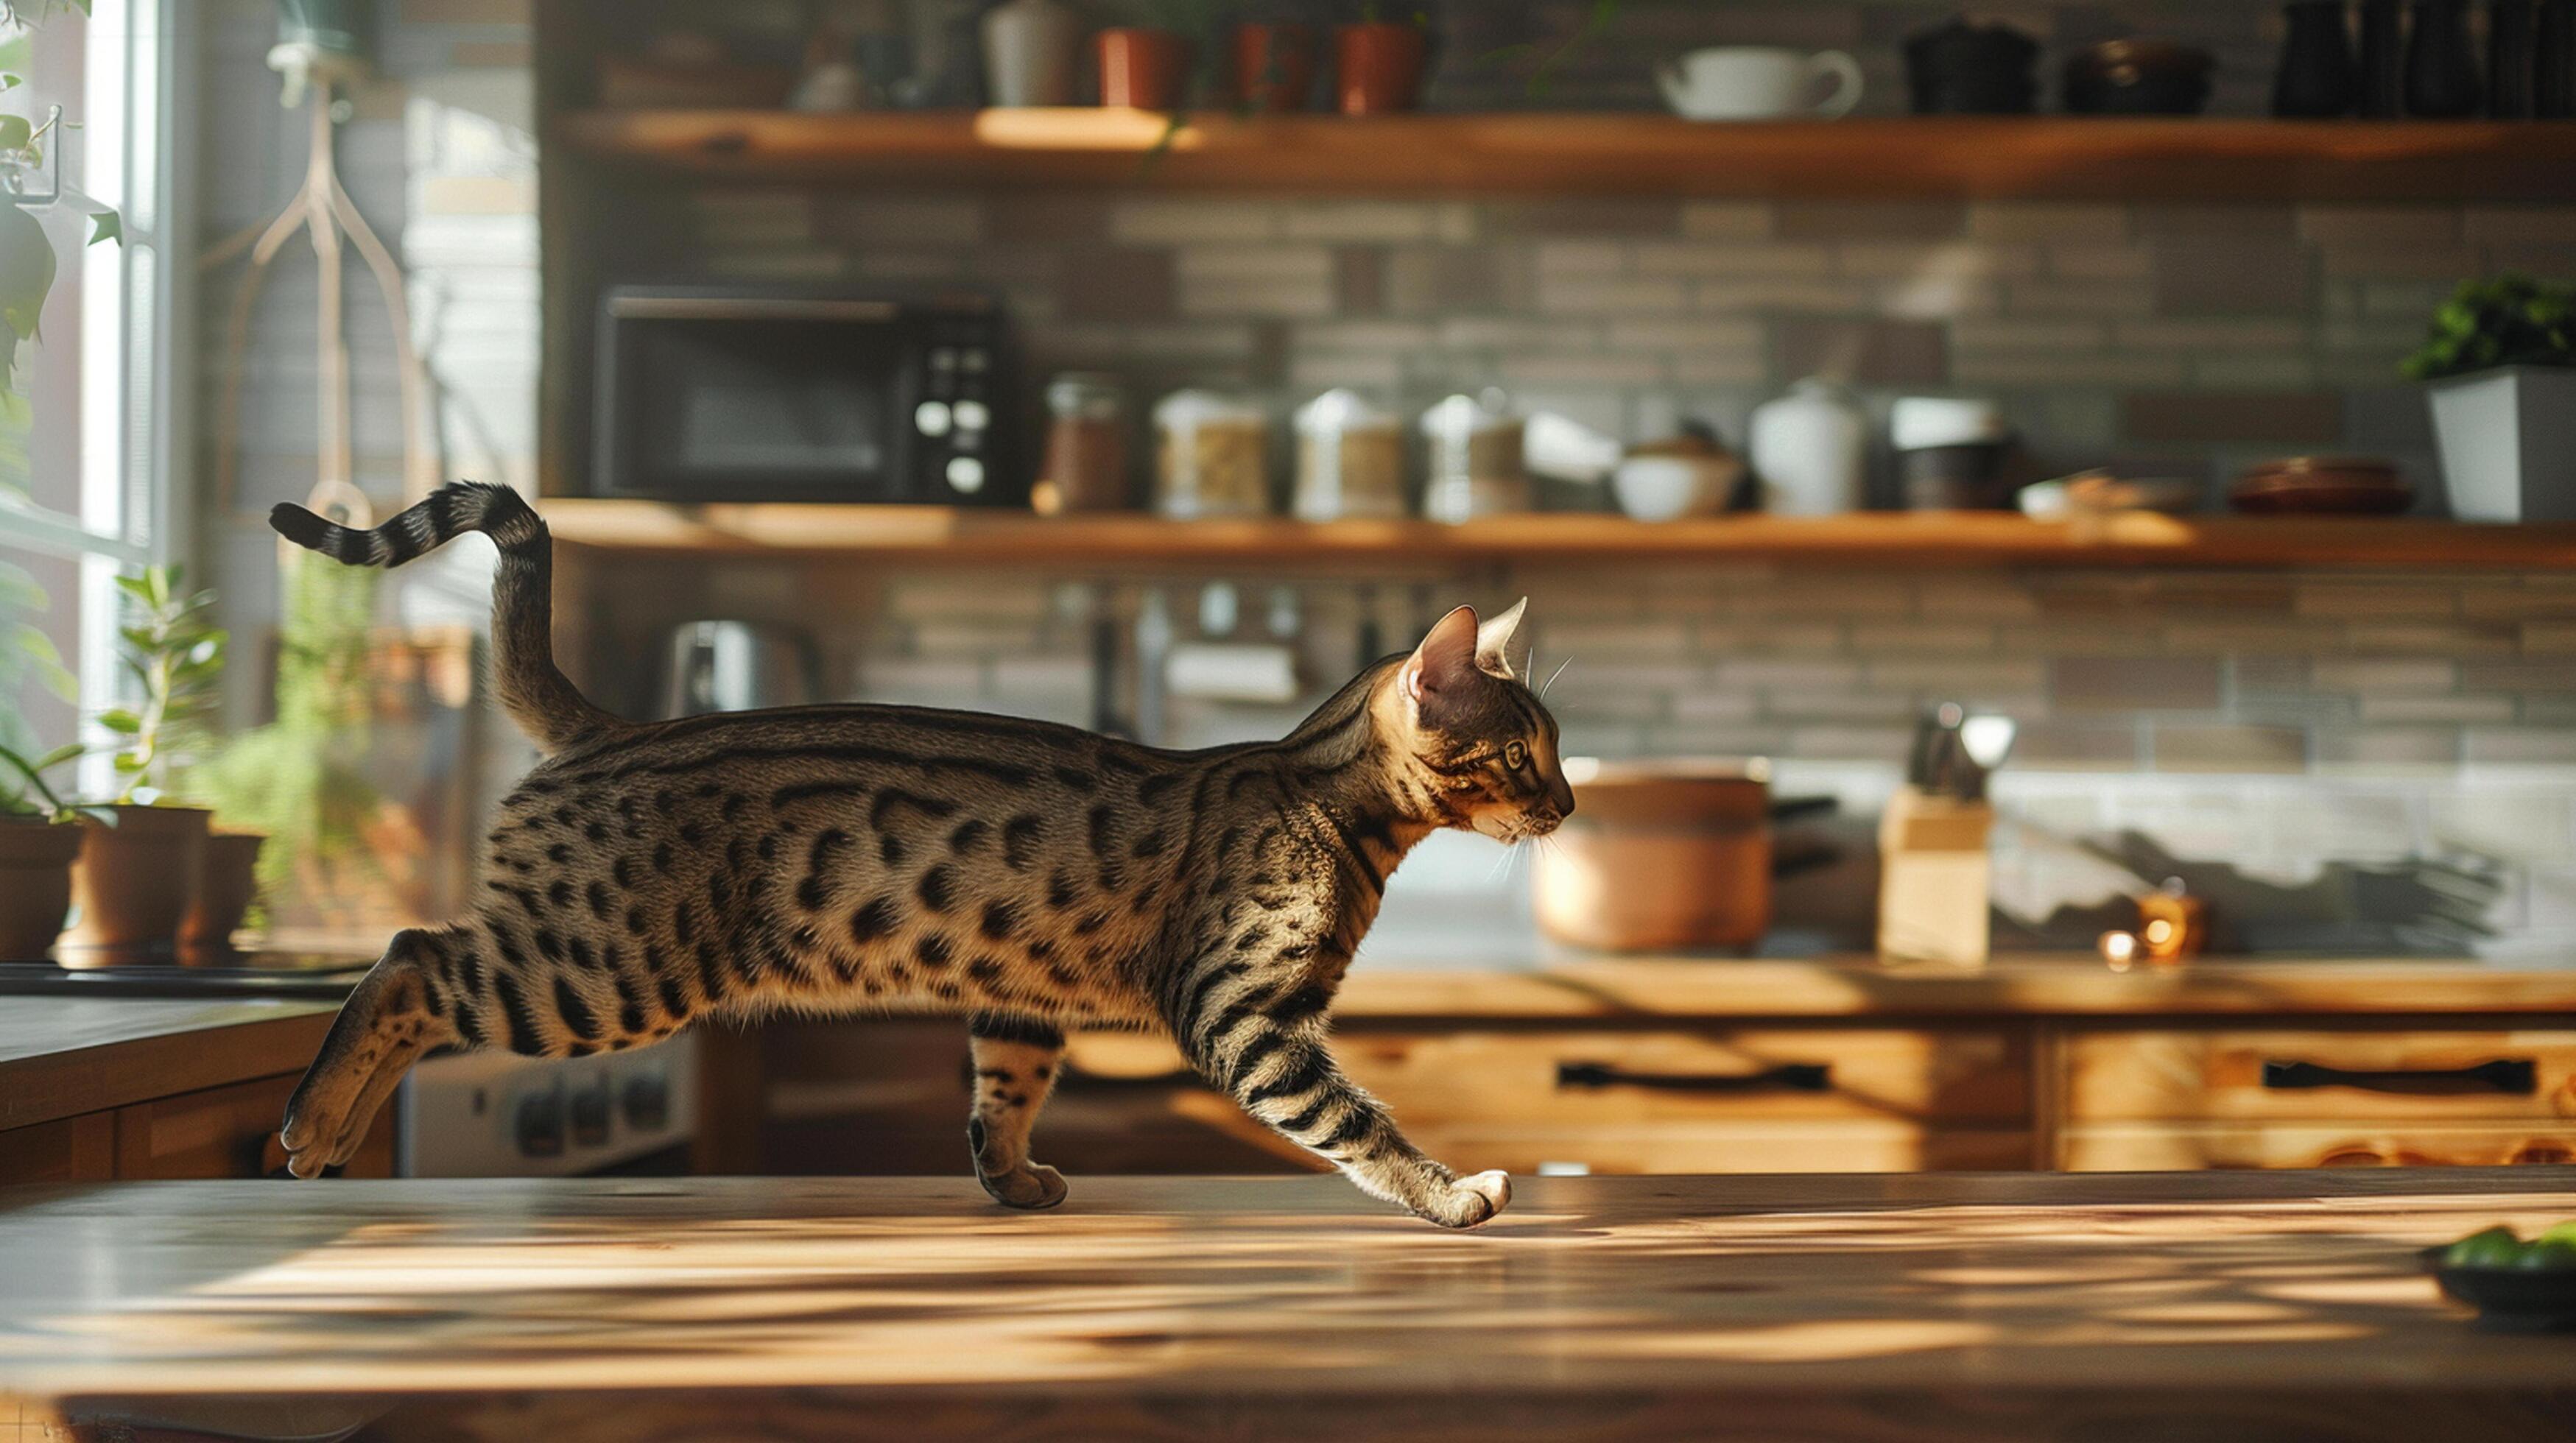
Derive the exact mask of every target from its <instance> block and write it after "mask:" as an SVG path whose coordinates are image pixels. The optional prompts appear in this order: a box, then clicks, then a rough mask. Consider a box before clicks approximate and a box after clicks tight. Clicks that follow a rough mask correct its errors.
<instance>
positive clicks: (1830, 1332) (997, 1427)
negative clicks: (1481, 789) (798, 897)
mask: <svg viewBox="0 0 2576 1443" xmlns="http://www.w3.org/2000/svg"><path fill="white" fill-rule="evenodd" d="M1519 1186H1520V1195H1519V1197H1518V1198H1517V1200H1516V1201H1515V1202H1514V1204H1513V1206H1512V1208H1511V1209H1510V1211H1508V1212H1506V1213H1505V1214H1504V1215H1503V1216H1502V1217H1501V1218H1499V1219H1497V1220H1496V1221H1495V1222H1494V1223H1493V1224H1491V1225H1489V1226H1488V1227H1486V1228H1484V1229H1482V1230H1479V1231H1477V1232H1473V1233H1466V1234H1455V1233H1444V1232H1440V1231H1438V1230H1436V1229H1433V1228H1430V1227H1428V1226H1425V1225H1423V1224H1421V1223H1418V1222H1414V1221H1412V1220H1410V1219H1408V1218H1405V1217H1402V1216H1399V1215H1397V1214H1396V1213H1395V1212H1393V1211H1392V1210H1391V1209H1389V1208H1387V1207H1386V1206H1384V1205H1382V1204H1380V1203H1377V1202H1374V1201H1371V1200H1369V1199H1367V1198H1365V1197H1362V1196H1361V1195H1360V1194H1358V1193H1357V1192H1355V1191H1354V1190H1352V1189H1351V1188H1350V1187H1349V1186H1348V1185H1347V1184H1345V1183H1343V1182H1341V1181H1340V1180H1338V1179H1335V1178H1296V1179H1260V1180H1254V1179H1187V1178H1151V1179H1147V1178H1076V1179H1074V1180H1073V1193H1072V1197H1071V1200H1070V1201H1069V1202H1068V1204H1067V1205H1066V1206H1065V1207H1064V1208H1063V1209H1062V1210H1061V1211H1059V1212H1055V1213H1047V1214H1020V1213H1010V1212H1005V1211H1002V1210H999V1209H997V1208H995V1207H993V1206H991V1205H990V1204H988V1203H987V1202H986V1201H985V1200H984V1199H983V1197H982V1196H981V1195H980V1194H978V1193H977V1192H976V1191H975V1189H974V1186H973V1184H972V1183H970V1182H967V1181H964V1180H962V1179H960V1180H951V1179H936V1180H926V1179H904V1178H897V1179H831V1180H821V1179H792V1180H791V1179H758V1178H741V1179H679V1180H650V1181H647V1180H604V1179H603V1180H547V1181H484V1182H435V1183H421V1182H376V1183H350V1182H323V1183H305V1184H289V1183H159V1184H128V1185H123V1186H108V1187H59V1188H33V1189H19V1190H16V1191H14V1192H0V1277H6V1278H8V1279H9V1288H8V1290H9V1296H10V1305H9V1307H8V1308H7V1309H6V1312H5V1317H0V1400H6V1399H9V1398H12V1397H14V1398H15V1399H16V1401H17V1404H18V1405H19V1406H20V1407H21V1408H22V1409H23V1410H25V1411H23V1412H22V1413H19V1414H16V1415H10V1416H14V1417H23V1418H28V1419H32V1420H35V1421H39V1422H42V1421H47V1420H51V1419H61V1420H65V1421H73V1422H89V1423H102V1422H108V1421H113V1420H118V1419H136V1418H178V1419H195V1420H199V1421H200V1422H204V1421H206V1420H209V1419H215V1418H220V1419H222V1420H224V1421H225V1422H226V1423H227V1424H228V1426H232V1427H235V1428H246V1427H249V1426H250V1425H251V1424H252V1423H254V1422H255V1421H257V1420H259V1419H261V1418H266V1419H267V1420H268V1422H267V1423H266V1425H265V1426H269V1427H271V1428H273V1429H277V1430H281V1431H282V1430H283V1429H285V1428H286V1427H287V1426H288V1424H289V1423H290V1422H292V1423H293V1424H294V1425H296V1426H300V1427H305V1428H307V1429H311V1428H313V1427H315V1426H316V1425H318V1424H320V1423H324V1422H328V1421H331V1419H329V1418H325V1417H323V1416H322V1415H323V1414H325V1413H332V1412H333V1410H337V1411H336V1414H334V1416H335V1417H337V1419H338V1422H339V1424H340V1425H341V1426H346V1425H348V1424H350V1423H354V1422H356V1421H359V1420H362V1419H364V1418H367V1417H371V1416H374V1415H376V1414H379V1413H382V1414H384V1415H385V1416H383V1417H382V1418H380V1419H379V1420H378V1421H377V1422H376V1423H375V1425H374V1426H373V1427H372V1428H371V1429H370V1430H369V1432H368V1435H367V1436H368V1437H370V1438H384V1439H404V1438H414V1437H433V1436H434V1437H439V1438H447V1439H457V1438H495V1439H498V1438H522V1439H523V1438H546V1439H549V1440H550V1443H579V1440H588V1439H607V1438H622V1437H632V1436H639V1435H649V1436H655V1437H666V1438H677V1437H715V1436H726V1437H740V1436H763V1437H796V1438H817V1439H820V1438H827V1437H829V1438H844V1437H904V1438H926V1437H941V1438H946V1437H955V1438H985V1437H993V1436H1016V1437H1045V1436H1067V1435H1080V1436H1118V1437H1130V1436H1150V1437H1156V1438H1174V1439H1178V1438H1184V1437H1228V1438H1252V1437H1295V1438H1307V1437H1313V1438H1325V1437H1334V1438H1347V1437H1354V1436H1363V1435H1369V1434H1387V1435H1393V1434H1403V1435H1404V1436H1407V1437H1412V1438H1426V1437H1438V1438H1464V1437H1497V1436H1513V1434H1512V1432H1510V1431H1502V1432H1497V1431H1490V1430H1519V1431H1520V1433H1521V1435H1522V1436H1526V1435H1527V1433H1528V1432H1529V1431H1531V1430H1539V1429H1548V1428H1565V1429H1574V1430H1577V1431H1579V1433H1580V1436H1583V1437H1586V1438H1594V1439H1599V1438H1611V1437H1624V1436H1655V1437H1682V1436H1692V1437H1700V1436H1713V1435H1717V1434H1722V1433H1742V1434H1745V1435H1749V1436H1780V1435H1791V1436H1797V1437H1801V1438H1810V1439H1816V1438H1833V1437H1870V1438H1879V1439H1884V1438H1889V1437H1937V1438H1961V1439H1964V1438H1969V1437H1978V1438H2008V1437H2049V1438H2070V1437H2101V1436H2155V1437H2195V1438H2209V1437H2281V1436H2287V1435H2288V1434H2290V1433H2295V1434H2297V1436H2300V1437H2304V1438H2346V1437H2354V1438H2358V1437H2407V1438H2410V1439H2422V1438H2441V1437H2468V1436H2477V1437H2480V1438H2541V1437H2549V1438H2563V1437H2564V1436H2565V1425H2566V1422H2567V1420H2568V1419H2569V1418H2570V1417H2576V1411H2571V1410H2570V1407H2569V1405H2570V1403H2571V1401H2576V1340H2571V1339H2569V1338H2568V1337H2566V1336H2563V1335H2556V1336H2552V1335H2512V1334H2500V1333H2492V1332H2486V1331H2482V1330H2480V1329H2477V1328H2475V1327H2472V1326H2471V1324H2470V1322H2469V1321H2468V1319H2467V1317H2466V1315H2465V1313H2464V1312H2463V1310H2461V1309H2459V1308H2456V1307H2455V1306H2453V1305H2451V1304H2448V1303H2446V1302H2444V1301H2442V1300H2441V1299H2440V1298H2439V1297H2438V1296H2437V1295H2436V1293H2435V1290H2434V1287H2433V1284H2432V1281H2431V1280H2430V1279H2429V1278H2427V1277H2425V1276H2424V1275H2423V1274H2422V1273H2421V1272H2420V1271H2419V1263H2418V1260H2417V1258H2416V1256H2415V1253H2416V1250H2417V1249H2419V1248H2421V1247H2424V1246H2426V1245H2428V1244H2431V1243H2435V1242H2440V1241H2444V1240H2447V1239H2450V1238H2453V1237H2457V1236H2459V1235H2461V1234H2463V1233H2466V1232H2469V1231H2471V1230H2473V1229H2475V1228H2478V1227H2482V1226H2485V1225H2487V1224H2490V1223H2494V1222H2498V1221H2503V1222H2509V1223H2512V1224H2515V1225H2517V1226H2519V1227H2522V1228H2523V1229H2525V1230H2526V1231H2528V1230H2530V1229H2533V1228H2536V1227H2538V1226H2540V1225H2542V1224H2544V1223H2547V1222H2551V1221H2554V1220H2556V1219H2558V1218H2560V1217H2563V1216H2566V1215H2568V1214H2571V1213H2576V1169H2571V1168H2545V1167H2527V1168H2516V1169H2492V1170H2478V1171H2416V1170H2402V1169H2398V1170H2387V1171H2349V1170H2337V1171H2332V1172H2323V1173H2202V1174H2187V1175H2182V1174H2174V1175H2167V1174H2133V1175H2094V1176H2062V1175H2058V1176H2052V1175H2041V1174H2033V1175H1986V1176H1974V1175H1970V1176H1959V1175H1953V1176H1916V1177H1834V1178H1819V1177H1765V1178H1753V1177H1745V1178H1609V1177H1601V1178H1539V1179H1525V1180H1522V1181H1521V1183H1520V1185H1519ZM290 1395H293V1396H298V1397H300V1398H301V1399H302V1400H303V1401H300V1402H292V1403H290V1402H285V1401H281V1400H282V1399H285V1398H287V1397H289V1396H290ZM263 1410H265V1411H263ZM270 1436H275V1435H274V1434H271V1435H270Z"/></svg>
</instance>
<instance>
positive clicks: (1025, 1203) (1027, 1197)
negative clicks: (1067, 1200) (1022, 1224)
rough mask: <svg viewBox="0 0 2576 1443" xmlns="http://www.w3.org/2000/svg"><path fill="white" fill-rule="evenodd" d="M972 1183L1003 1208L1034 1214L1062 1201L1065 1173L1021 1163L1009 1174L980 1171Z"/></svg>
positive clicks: (1033, 1164) (1036, 1163)
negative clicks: (977, 1184)
mask: <svg viewBox="0 0 2576 1443" xmlns="http://www.w3.org/2000/svg"><path fill="white" fill-rule="evenodd" d="M975 1180H976V1181H977V1182H980V1183H982V1184H983V1185H984V1191H986V1192H988V1193H990V1194H992V1196H993V1201H995V1202H997V1203H1000V1204H1001V1205H1002V1206H1004V1207H1006V1208H1023V1209H1026V1210H1028V1211H1031V1212H1035V1211H1038V1210H1040V1209H1043V1208H1051V1207H1054V1206H1055V1205H1056V1204H1058V1203H1060V1202H1063V1201H1064V1194H1065V1186H1064V1174H1063V1173H1060V1172H1057V1171H1056V1170H1055V1169H1054V1168H1051V1167H1048V1166H1047V1165H1046V1164H1045V1163H1042V1162H1032V1163H1024V1164H1022V1165H1021V1166H1020V1167H1018V1168H1016V1169H1014V1170H1013V1171H1010V1172H997V1173H984V1172H979V1173H977V1174H976V1175H975Z"/></svg>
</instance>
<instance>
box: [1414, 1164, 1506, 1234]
mask: <svg viewBox="0 0 2576 1443" xmlns="http://www.w3.org/2000/svg"><path fill="white" fill-rule="evenodd" d="M1511 1202H1512V1177H1511V1174H1510V1173H1507V1172H1504V1171H1502V1170H1500V1169H1496V1170H1494V1171H1491V1172H1480V1173H1477V1174H1475V1175H1473V1176H1471V1177H1462V1178H1459V1179H1458V1180H1456V1181H1455V1182H1452V1183H1451V1184H1449V1191H1448V1192H1447V1193H1446V1194H1444V1195H1443V1196H1442V1197H1441V1198H1440V1200H1439V1202H1438V1203H1437V1204H1435V1205H1434V1206H1433V1208H1432V1209H1430V1210H1429V1211H1426V1212H1425V1213H1424V1214H1423V1216H1424V1217H1427V1218H1429V1219H1430V1220H1431V1221H1433V1222H1435V1223H1438V1224H1440V1225H1441V1226H1442V1227H1444V1228H1472V1227H1475V1226H1478V1225H1479V1224H1482V1223H1485V1222H1488V1221H1491V1220H1492V1218H1493V1216H1494V1214H1496V1213H1499V1212H1501V1211H1502V1210H1503V1209H1504V1208H1507V1207H1509V1206H1511Z"/></svg>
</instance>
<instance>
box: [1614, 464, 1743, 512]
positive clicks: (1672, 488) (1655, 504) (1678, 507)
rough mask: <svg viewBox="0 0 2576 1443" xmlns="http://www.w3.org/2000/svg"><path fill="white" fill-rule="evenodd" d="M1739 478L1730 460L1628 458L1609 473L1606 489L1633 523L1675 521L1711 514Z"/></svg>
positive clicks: (1739, 471)
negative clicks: (1613, 495) (1614, 496)
mask: <svg viewBox="0 0 2576 1443" xmlns="http://www.w3.org/2000/svg"><path fill="white" fill-rule="evenodd" d="M1742 479H1744V462H1743V461H1742V460H1741V459H1739V458H1737V457H1734V456H1631V457H1629V458H1628V459H1627V460H1625V461H1622V462H1620V463H1619V469H1618V470H1616V471H1613V472H1611V473H1610V490H1611V491H1612V493H1613V494H1615V495H1616V496H1618V498H1619V509H1620V510H1622V511H1624V512H1626V513H1628V514H1629V515H1630V516H1632V517H1634V518H1635V519H1637V520H1639V521H1675V520H1679V519H1680V518H1682V517H1684V516H1713V515H1715V514H1716V513H1717V512H1718V511H1720V510H1722V509H1724V507H1725V506H1726V498H1727V497H1728V496H1730V495H1732V494H1733V493H1734V491H1735V483H1736V482H1738V481H1740V480H1742Z"/></svg>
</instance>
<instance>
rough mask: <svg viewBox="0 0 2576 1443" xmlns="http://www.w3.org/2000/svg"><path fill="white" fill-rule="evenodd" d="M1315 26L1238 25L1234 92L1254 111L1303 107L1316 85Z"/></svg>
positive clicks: (1236, 31) (1235, 43)
mask: <svg viewBox="0 0 2576 1443" xmlns="http://www.w3.org/2000/svg"><path fill="white" fill-rule="evenodd" d="M1315 49H1316V47H1315V29H1314V27H1313V26H1311V25H1254V24H1244V25H1238V26H1236V27H1234V93H1235V96H1236V98H1237V99H1239V100H1241V101H1242V102H1243V103H1244V104H1245V105H1247V106H1249V107H1250V108H1252V109H1254V110H1267V111H1271V112H1273V113H1278V112H1284V111H1292V110H1303V109H1305V108H1306V97H1307V95H1309V94H1310V93H1312V92H1313V90H1314V88H1315Z"/></svg>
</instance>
